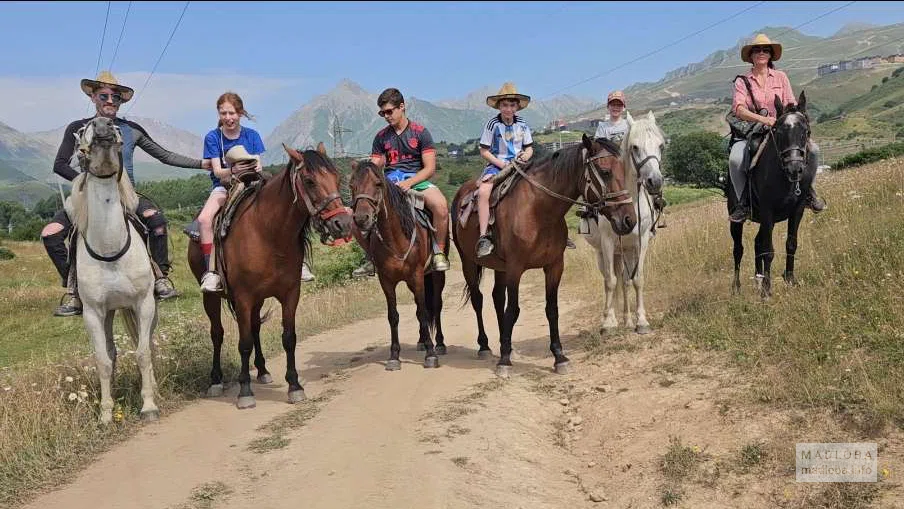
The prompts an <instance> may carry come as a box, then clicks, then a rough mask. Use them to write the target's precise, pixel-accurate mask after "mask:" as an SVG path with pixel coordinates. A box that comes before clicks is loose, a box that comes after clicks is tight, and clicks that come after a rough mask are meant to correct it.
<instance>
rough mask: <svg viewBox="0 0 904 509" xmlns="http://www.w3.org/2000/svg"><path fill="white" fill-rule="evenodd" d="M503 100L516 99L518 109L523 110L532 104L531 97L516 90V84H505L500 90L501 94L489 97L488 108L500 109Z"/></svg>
mask: <svg viewBox="0 0 904 509" xmlns="http://www.w3.org/2000/svg"><path fill="white" fill-rule="evenodd" d="M503 99H515V100H517V101H518V109H519V110H523V109H524V108H527V105H528V104H530V96H529V95H524V94H519V93H518V91H517V90H516V89H515V84H514V83H505V84H504V85H502V88H500V89H499V93H498V94H496V95H491V96H489V97H487V106H489V107H490V108H495V109H497V110H498V109H499V101H501V100H503Z"/></svg>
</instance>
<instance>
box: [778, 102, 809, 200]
mask: <svg viewBox="0 0 904 509" xmlns="http://www.w3.org/2000/svg"><path fill="white" fill-rule="evenodd" d="M788 115H798V116H799V117H800V118H801V120H802V122H803V123H804V125H805V126H807V140H809V139H810V122H809V121H807V117H806V115H804V114H803V113H801V112H799V111H789V112H787V113H785V114H783V115H782V116H781V117H779V118H777V119H776V120H775V125H780V124H781V123H783V121H784V119H785V117H787V116H788ZM769 138H771V139H772V146H773V147H775V152H776V153H777V154H778V158H779V161H780V162H781V168H782V171H784V172H785V176H786V177H787V178H788V182H790V183H792V184H794V195H795V196H800V175H797V176H795V175H794V173H793V172H791V171H788V166H789V165H790V164H791V163H802V164H803V165H804V167H806V166H807V165H808V164H809V162H810V144H809V143H808V142H807V143H804V146H803V147H796V146H790V147H788V148H786V149H784V150H779V148H778V142H777V141H775V128H774V127H773V128H772V129H770V130H769ZM802 174H803V173H802V172H801V175H802Z"/></svg>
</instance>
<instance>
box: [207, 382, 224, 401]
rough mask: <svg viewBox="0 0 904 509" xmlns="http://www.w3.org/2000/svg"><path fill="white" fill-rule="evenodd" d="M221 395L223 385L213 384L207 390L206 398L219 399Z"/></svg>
mask: <svg viewBox="0 0 904 509" xmlns="http://www.w3.org/2000/svg"><path fill="white" fill-rule="evenodd" d="M222 395H223V384H214V385H211V386H210V387H208V388H207V397H208V398H219V397H220V396H222Z"/></svg>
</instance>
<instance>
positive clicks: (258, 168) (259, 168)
mask: <svg viewBox="0 0 904 509" xmlns="http://www.w3.org/2000/svg"><path fill="white" fill-rule="evenodd" d="M254 171H256V172H258V173H260V172H262V171H264V167H263V166H262V165H261V162H260V160H258V161H257V166H255V167H254Z"/></svg>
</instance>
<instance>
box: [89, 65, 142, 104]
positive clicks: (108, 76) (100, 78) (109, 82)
mask: <svg viewBox="0 0 904 509" xmlns="http://www.w3.org/2000/svg"><path fill="white" fill-rule="evenodd" d="M103 87H110V88H112V89H113V90H115V91H117V92H119V95H121V96H122V102H124V103H127V102H129V100H131V99H132V96H133V95H135V91H134V90H132V89H131V88H129V87H127V86H124V85H120V84H119V81H117V80H116V78H114V77H113V74H112V73H110V71H101V72H100V73H98V74H97V79H94V80H89V79H83V80H82V92H84V93H86V94H88V95H89V96H90V95H92V94H93V93H94V91H95V90H97V89H98V88H103Z"/></svg>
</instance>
